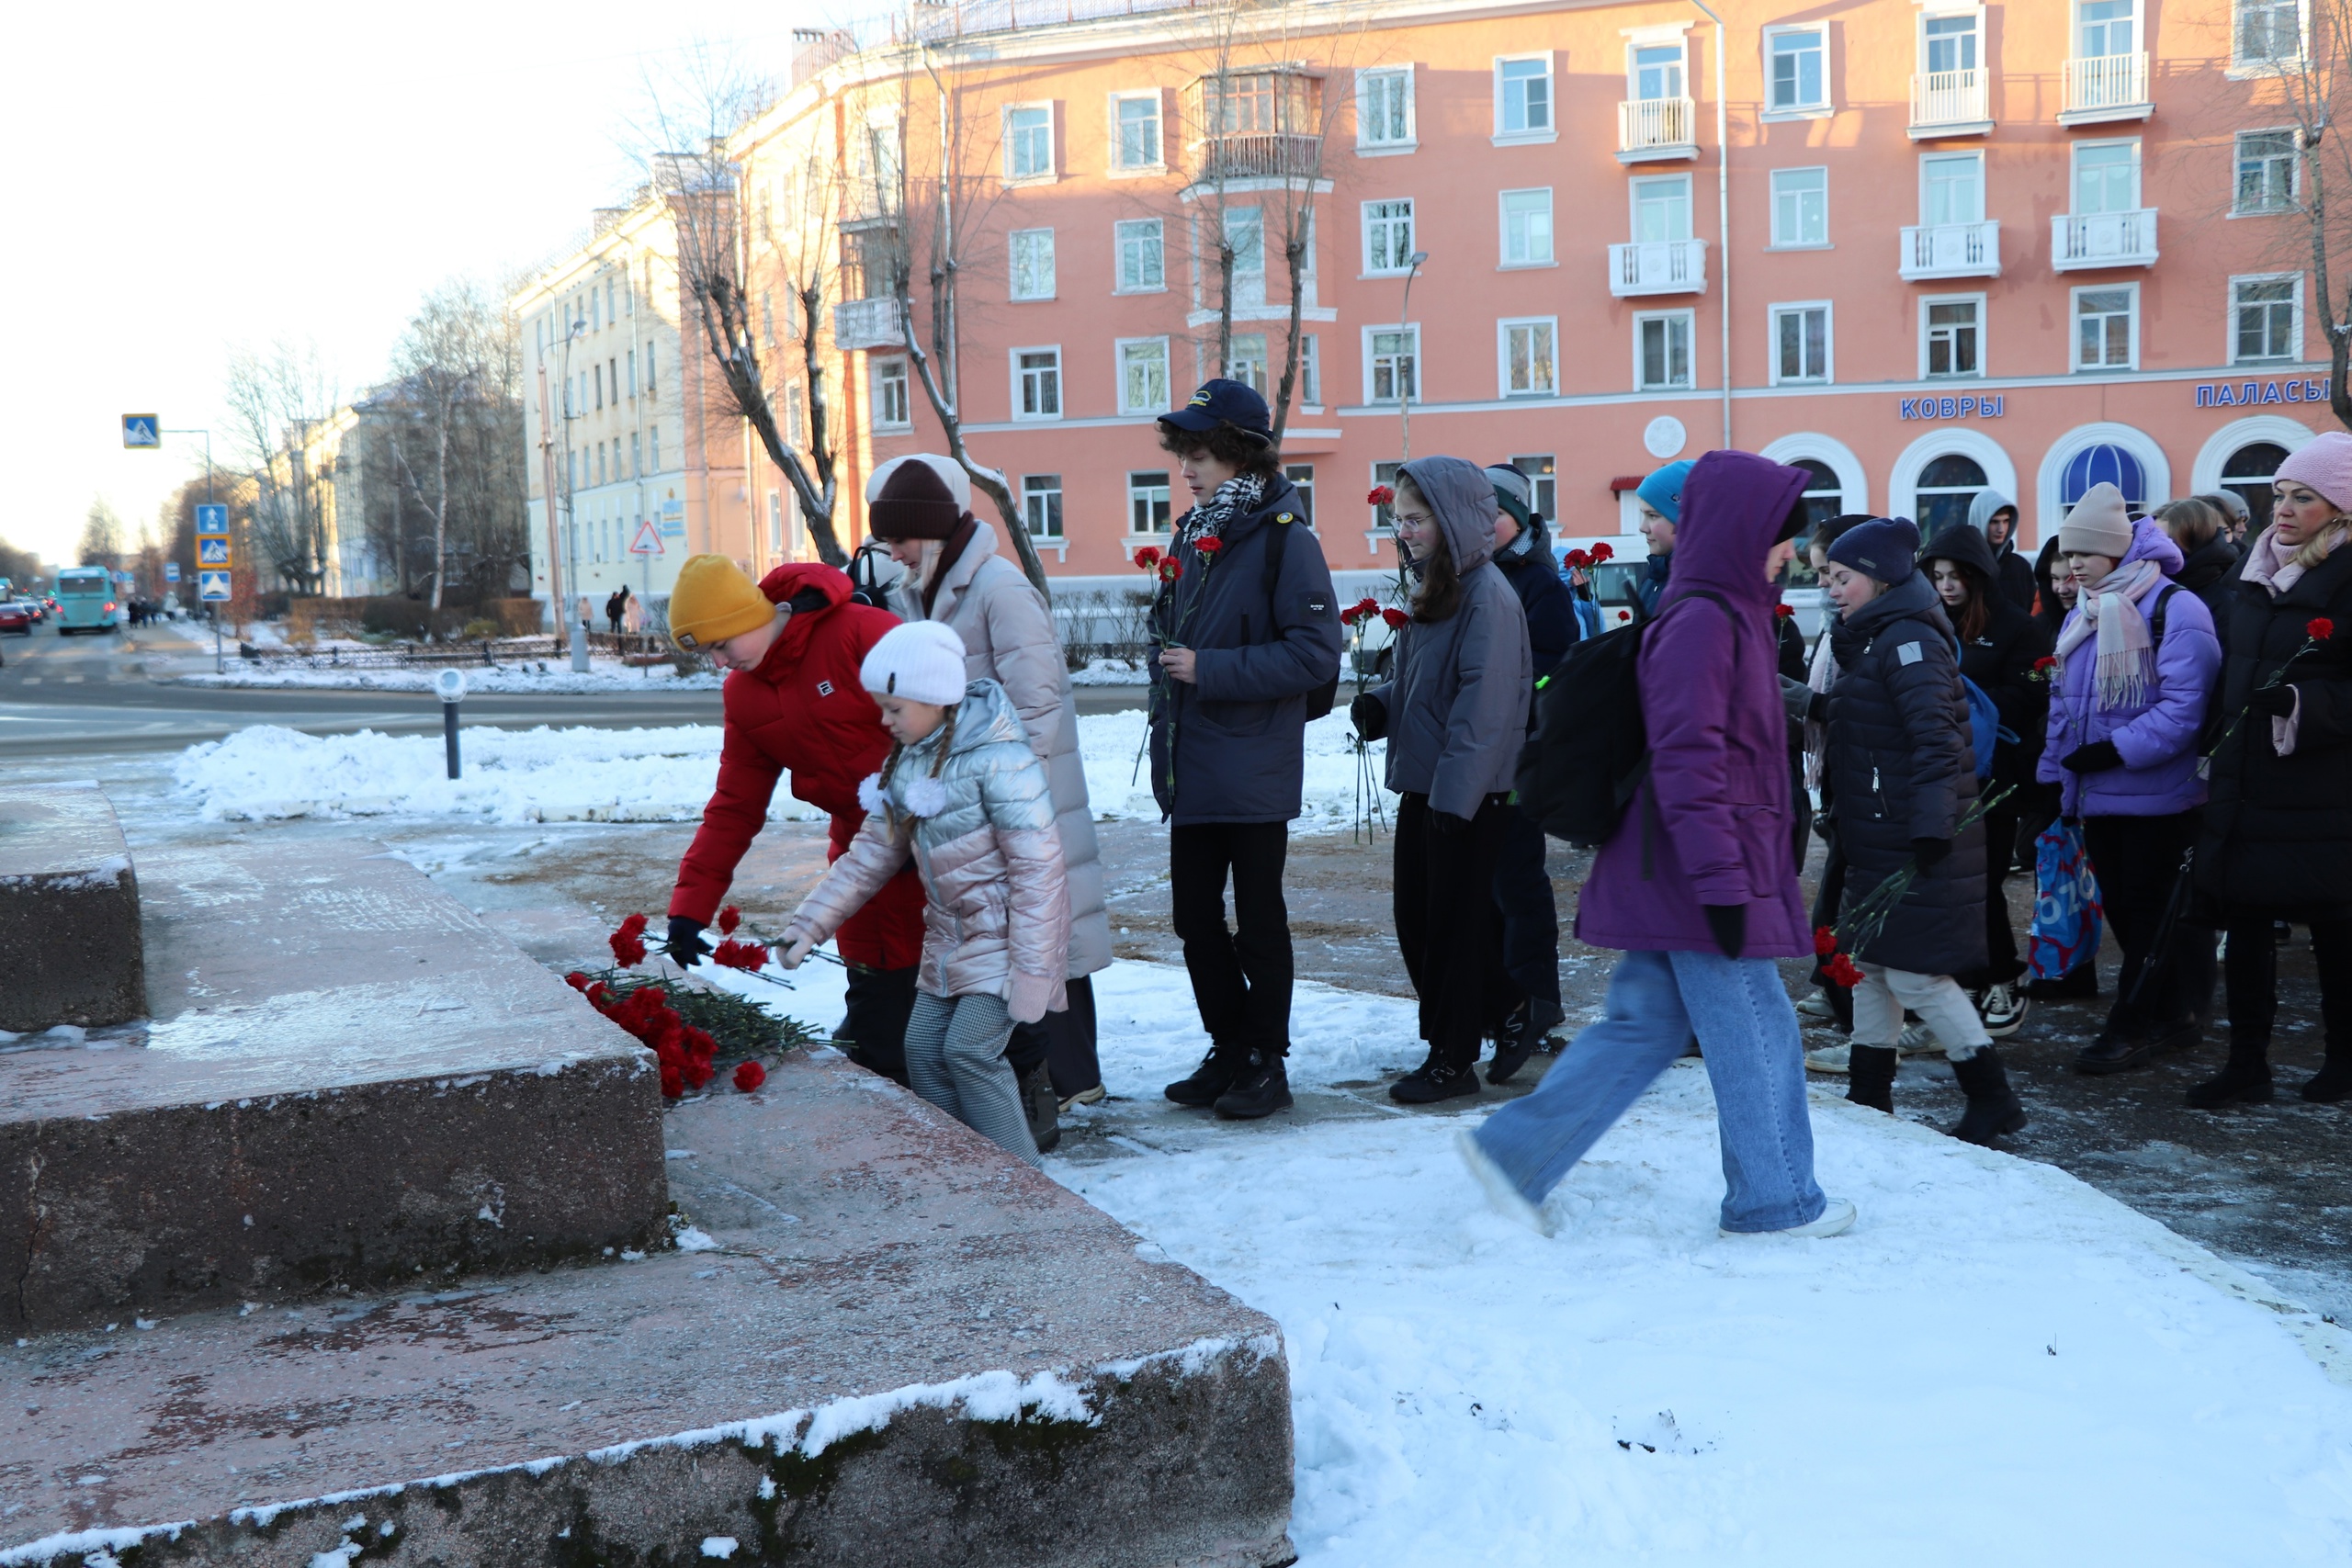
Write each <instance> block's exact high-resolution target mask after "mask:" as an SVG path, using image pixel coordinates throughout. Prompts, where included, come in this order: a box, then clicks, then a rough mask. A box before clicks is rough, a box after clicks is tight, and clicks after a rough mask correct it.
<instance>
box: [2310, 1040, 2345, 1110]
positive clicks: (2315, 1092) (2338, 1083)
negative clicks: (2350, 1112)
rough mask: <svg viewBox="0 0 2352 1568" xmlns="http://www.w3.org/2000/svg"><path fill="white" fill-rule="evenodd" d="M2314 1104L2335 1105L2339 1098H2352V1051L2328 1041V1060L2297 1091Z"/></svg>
mask: <svg viewBox="0 0 2352 1568" xmlns="http://www.w3.org/2000/svg"><path fill="white" fill-rule="evenodd" d="M2297 1092H2298V1093H2300V1094H2301V1096H2302V1097H2303V1098H2304V1099H2305V1100H2310V1101H2311V1102H2312V1104H2314V1105H2333V1104H2335V1102H2336V1101H2337V1100H2352V1051H2347V1050H2346V1049H2344V1048H2342V1047H2339V1046H2337V1045H2336V1044H2335V1042H2334V1041H2330V1042H2329V1043H2328V1048H2327V1060H2326V1061H2324V1062H2322V1063H2321V1064H2320V1065H2319V1071H2318V1072H2316V1073H2313V1074H2312V1077H2311V1081H2310V1082H2308V1083H2306V1084H2304V1085H2303V1087H2302V1088H2301V1089H2300V1090H2298V1091H2297Z"/></svg>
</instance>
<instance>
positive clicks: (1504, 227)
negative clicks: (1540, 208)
mask: <svg viewBox="0 0 2352 1568" xmlns="http://www.w3.org/2000/svg"><path fill="white" fill-rule="evenodd" d="M1539 194H1540V195H1541V196H1542V197H1544V248H1545V250H1546V252H1547V253H1548V254H1546V255H1545V256H1544V259H1543V260H1541V261H1513V260H1511V259H1510V197H1514V196H1535V195H1539ZM1557 211H1558V206H1557V204H1556V203H1555V201H1554V199H1553V196H1552V187H1551V186H1520V187H1518V188H1517V189H1514V190H1500V191H1497V192H1496V193H1495V228H1496V251H1495V254H1497V255H1498V257H1500V258H1501V260H1500V262H1499V263H1498V265H1499V267H1500V269H1501V270H1502V271H1505V272H1525V271H1527V270H1528V269H1530V268H1532V267H1545V266H1557V265H1560V231H1559V225H1558V223H1557V222H1556V221H1555V216H1554V215H1555V213H1556V212H1557Z"/></svg>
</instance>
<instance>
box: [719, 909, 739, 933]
mask: <svg viewBox="0 0 2352 1568" xmlns="http://www.w3.org/2000/svg"><path fill="white" fill-rule="evenodd" d="M742 923H743V911H742V910H741V909H739V908H736V907H735V906H734V905H732V904H729V905H728V906H727V908H724V909H721V910H719V911H718V934H719V935H721V936H733V935H734V934H735V928H736V927H737V926H740V925H741V924H742Z"/></svg>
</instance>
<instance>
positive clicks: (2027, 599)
mask: <svg viewBox="0 0 2352 1568" xmlns="http://www.w3.org/2000/svg"><path fill="white" fill-rule="evenodd" d="M2004 507H2007V509H2008V512H2009V515H2010V518H2011V521H2010V523H2009V536H2008V537H2007V538H2006V539H2003V540H2002V541H2001V542H2000V544H1999V545H1998V546H1996V545H1995V544H1994V543H1993V541H1992V539H1991V538H1990V536H1987V535H1986V533H1985V529H1986V527H1987V525H1990V523H1991V522H1992V519H1993V513H1996V512H1998V511H2000V510H2001V509H2002V508H2004ZM2022 521H2023V519H2022V518H2021V517H2020V516H2019V515H2018V504H2017V502H2014V501H2011V500H2010V499H2009V498H2008V497H2007V496H2006V495H2003V494H2002V493H2001V492H2000V491H1997V490H1980V491H1977V492H1976V494H1975V495H1974V496H1973V497H1972V498H1971V499H1970V501H1969V502H1968V526H1969V527H1971V528H1973V529H1975V530H1976V533H1977V536H1978V537H1979V538H1983V539H1984V540H1985V551H1986V553H1987V554H1989V555H1991V556H1993V557H1994V558H1995V559H1994V563H1993V568H1992V570H1991V571H1990V572H1989V573H1988V575H1989V576H1990V577H1991V578H1992V580H1993V583H1994V586H1995V587H1996V588H1998V589H1999V590H2000V592H2001V597H2002V598H2004V599H2007V601H2008V602H2009V603H2010V604H2015V605H2016V606H2017V607H2018V609H2020V610H2023V611H2024V612H2025V613H2026V614H2028V615H2031V614H2032V613H2033V598H2034V594H2035V592H2037V589H2038V585H2037V584H2036V583H2035V581H2034V580H2033V563H2032V562H2031V561H2030V560H2028V559H2026V558H2025V557H2023V556H2021V555H2019V554H2018V525H2019V524H2020V523H2021V522H2022Z"/></svg>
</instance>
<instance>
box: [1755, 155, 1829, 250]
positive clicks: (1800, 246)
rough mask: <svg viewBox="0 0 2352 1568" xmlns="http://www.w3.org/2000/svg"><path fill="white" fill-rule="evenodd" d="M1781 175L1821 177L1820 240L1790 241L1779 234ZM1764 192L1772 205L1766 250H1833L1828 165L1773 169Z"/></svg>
mask: <svg viewBox="0 0 2352 1568" xmlns="http://www.w3.org/2000/svg"><path fill="white" fill-rule="evenodd" d="M1781 175H1820V176H1821V238H1820V239H1818V240H1791V239H1786V238H1783V237H1782V235H1781ZM1765 190H1766V193H1767V195H1768V196H1769V197H1770V200H1771V204H1772V210H1771V229H1770V233H1771V236H1772V243H1770V245H1768V246H1766V247H1765V248H1766V249H1768V250H1774V251H1826V250H1830V249H1832V248H1833V247H1832V246H1831V244H1830V243H1829V168H1828V165H1826V164H1795V165H1792V167H1789V168H1785V169H1774V170H1772V171H1770V175H1769V177H1768V178H1767V180H1766V182H1765Z"/></svg>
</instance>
